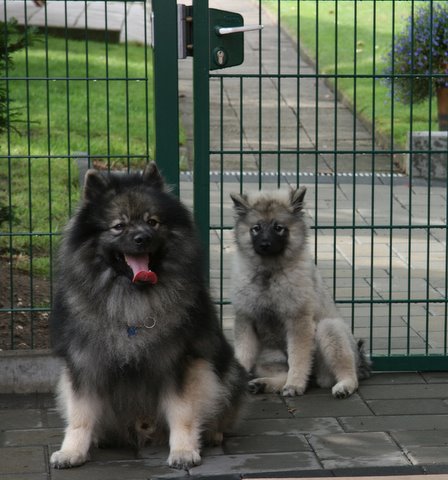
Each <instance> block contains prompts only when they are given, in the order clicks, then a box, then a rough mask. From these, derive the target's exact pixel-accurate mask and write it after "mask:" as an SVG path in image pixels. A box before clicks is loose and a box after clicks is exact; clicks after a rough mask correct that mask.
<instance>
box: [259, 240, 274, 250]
mask: <svg viewBox="0 0 448 480" xmlns="http://www.w3.org/2000/svg"><path fill="white" fill-rule="evenodd" d="M271 245H272V244H271V242H269V241H268V240H264V241H262V242H260V248H261V249H262V250H269V249H270V248H271Z"/></svg>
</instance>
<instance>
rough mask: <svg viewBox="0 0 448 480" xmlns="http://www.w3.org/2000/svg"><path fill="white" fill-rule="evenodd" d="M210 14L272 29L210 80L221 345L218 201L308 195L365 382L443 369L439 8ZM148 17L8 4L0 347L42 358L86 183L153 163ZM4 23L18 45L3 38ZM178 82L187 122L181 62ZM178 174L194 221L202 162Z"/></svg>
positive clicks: (442, 40) (224, 287)
mask: <svg viewBox="0 0 448 480" xmlns="http://www.w3.org/2000/svg"><path fill="white" fill-rule="evenodd" d="M197 1H200V0H197ZM209 3H210V6H211V7H214V8H222V9H230V10H234V11H237V12H240V13H241V14H242V15H243V16H244V18H245V23H248V24H249V23H250V24H252V23H253V24H263V25H264V29H263V30H262V31H259V32H255V33H254V32H252V33H248V34H246V35H245V61H244V63H243V64H242V65H241V66H240V67H234V68H232V69H223V70H215V71H213V72H212V73H210V74H208V80H209V91H210V105H209V106H207V108H208V111H209V121H210V146H209V149H208V153H209V155H208V158H205V159H204V161H205V162H207V165H206V166H207V169H208V168H209V169H210V170H211V176H210V189H211V190H210V198H209V197H208V195H209V194H208V191H207V192H206V193H205V195H206V197H205V200H204V202H207V206H208V205H210V219H206V220H205V221H207V222H208V221H209V220H210V228H211V231H210V251H211V268H210V277H211V284H212V288H213V292H214V294H215V296H216V299H217V304H218V308H219V309H220V313H221V316H222V319H223V326H224V328H225V329H229V330H230V329H231V323H232V309H231V305H230V302H229V287H230V266H231V262H232V257H233V251H234V243H233V234H232V224H233V220H232V212H231V207H230V200H229V193H230V192H231V191H233V192H234V191H253V190H258V189H260V188H263V189H264V190H269V189H274V190H275V189H277V188H279V187H281V188H288V185H296V184H305V185H306V186H307V189H308V193H307V211H308V213H309V215H310V217H311V225H312V227H311V228H312V234H311V238H310V240H311V247H312V253H313V254H314V256H315V259H316V262H317V264H318V266H319V268H320V270H321V272H322V274H323V277H324V280H325V282H326V284H327V286H328V288H329V289H330V291H331V292H332V293H333V295H334V297H335V299H336V302H337V303H338V306H339V308H340V310H341V312H342V313H343V315H344V317H345V318H346V319H347V321H348V322H350V324H351V326H352V329H353V331H354V333H355V335H356V336H358V337H363V338H366V339H367V345H368V346H369V348H370V351H371V353H372V354H373V355H374V357H375V359H376V366H377V367H378V368H385V369H394V368H395V369H396V368H400V369H412V368H426V369H428V368H429V369H431V368H432V369H436V368H446V353H447V290H448V277H447V262H448V252H447V242H446V237H447V226H446V217H447V213H446V212H447V208H448V203H447V196H446V187H447V176H446V162H447V159H448V148H447V132H446V126H444V123H443V119H444V115H445V114H444V113H443V110H442V108H443V107H440V111H439V102H438V98H439V97H440V98H442V97H443V94H442V93H441V92H442V90H443V87H445V77H444V75H445V74H448V72H447V70H446V65H447V63H446V55H445V54H446V52H447V51H448V43H447V42H448V40H447V38H446V37H445V36H444V35H446V31H447V30H446V28H447V27H446V25H448V13H447V9H446V7H444V5H445V4H444V3H440V2H435V1H430V2H426V1H425V2H424V1H420V0H414V1H399V0H395V1H393V0H391V1H375V0H371V1H360V0H352V1H338V0H334V1H318V0H310V1H307V2H301V1H297V0H281V1H280V0H259V1H255V0H244V1H239V2H224V1H222V0H214V1H210V2H209ZM150 8H151V7H150V5H149V4H148V3H144V2H109V1H107V2H106V1H97V2H84V1H81V2H67V1H59V2H51V1H48V2H46V4H45V5H44V6H42V7H37V6H35V5H34V4H33V3H32V2H21V1H17V2H6V1H5V2H1V9H0V10H1V12H0V14H1V15H2V17H1V18H2V21H3V24H2V27H3V30H2V33H1V35H2V38H3V45H5V43H7V42H8V41H10V42H17V41H18V39H20V35H22V36H24V41H23V43H24V46H23V48H22V49H21V50H20V51H17V52H14V53H13V55H12V59H13V62H14V63H13V64H12V65H6V67H4V70H5V75H4V77H3V80H1V85H2V89H4V91H5V95H6V98H7V99H8V102H7V104H6V107H5V108H6V110H5V111H6V112H7V113H9V114H10V116H11V113H13V112H14V113H15V112H17V116H16V117H14V118H16V119H17V122H15V123H11V125H8V126H7V128H6V129H5V130H4V131H2V132H1V133H0V135H1V136H2V142H1V147H0V162H1V163H0V175H1V176H0V178H1V182H2V188H1V192H0V207H1V210H0V212H1V214H2V217H1V218H0V220H1V222H2V223H1V233H0V242H1V243H0V254H1V255H0V259H1V263H0V268H1V272H0V273H1V276H0V278H1V279H2V280H1V282H2V283H1V285H2V288H1V290H2V293H1V299H0V304H1V305H0V348H1V349H16V348H42V347H46V346H48V339H47V336H46V329H47V317H48V313H49V311H50V308H51V292H52V269H51V264H52V258H53V256H54V252H55V248H56V246H57V241H58V236H59V234H60V231H61V228H62V225H63V224H64V223H65V221H66V219H67V218H68V216H69V215H70V213H71V212H72V211H73V208H75V205H76V202H77V200H78V199H79V185H80V180H79V174H80V170H81V171H83V169H85V168H86V163H87V164H89V165H93V166H94V167H96V168H125V169H126V168H139V167H141V166H142V165H143V163H145V162H146V160H147V158H148V157H152V156H153V155H154V141H153V137H154V133H153V132H154V124H153V121H152V111H151V108H152V104H153V98H152V77H151V68H150V67H151V61H152V52H151V48H150V47H149V46H148V44H149V36H150V32H149V28H148V19H149V16H150ZM55 12H57V14H55ZM12 17H16V18H17V19H18V23H19V25H20V28H19V30H18V31H13V28H12V27H11V26H8V22H5V19H6V20H9V19H10V18H12ZM409 18H411V19H413V20H412V21H410V20H409ZM422 19H423V20H422ZM98 22H99V23H98ZM31 25H36V26H37V27H38V30H37V31H34V30H30V29H29V27H30V26H31ZM444 26H445V27H444ZM406 42H407V43H406ZM431 45H432V47H431ZM439 46H440V48H439ZM156 48H157V43H156ZM2 49H3V51H4V52H5V51H6V47H5V46H3V47H2ZM440 52H442V53H440ZM444 55H445V61H443V58H444ZM425 57H426V58H425ZM179 68H180V69H181V71H182V79H183V81H184V85H186V86H185V87H182V88H184V90H182V89H181V92H180V93H181V95H180V103H181V110H182V109H185V108H186V107H185V104H186V103H188V101H187V100H188V99H191V98H192V97H191V92H192V90H193V87H192V84H191V82H190V83H188V81H189V80H188V79H191V78H192V68H191V63H189V61H187V60H186V61H180V62H179ZM194 101H195V102H200V101H201V99H200V98H196V99H195V100H194ZM182 104H183V105H182ZM187 110H188V109H187ZM187 113H188V112H187ZM173 122H176V123H177V122H178V119H173ZM187 128H188V127H186V129H187ZM182 167H183V170H184V171H183V173H182V174H181V195H182V196H183V198H184V200H186V201H187V203H189V204H190V205H191V202H192V197H193V194H192V189H191V186H192V183H191V178H192V175H191V170H192V169H193V165H192V163H191V161H190V160H188V159H187V160H186V161H185V164H184V165H183V166H182ZM199 193H200V192H199ZM197 194H198V192H196V195H197ZM195 198H196V201H198V199H200V198H201V197H200V195H197V196H196V197H195ZM41 333H42V334H41Z"/></svg>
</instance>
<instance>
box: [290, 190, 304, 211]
mask: <svg viewBox="0 0 448 480" xmlns="http://www.w3.org/2000/svg"><path fill="white" fill-rule="evenodd" d="M305 193H306V187H305V186H302V187H300V188H297V189H292V190H291V192H290V194H289V199H290V202H291V207H292V209H293V212H294V213H299V212H301V211H302V210H303V206H304V202H303V199H304V198H305Z"/></svg>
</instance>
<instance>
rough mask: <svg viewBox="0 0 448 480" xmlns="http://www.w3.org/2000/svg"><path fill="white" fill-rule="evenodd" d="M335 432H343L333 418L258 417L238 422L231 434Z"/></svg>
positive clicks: (274, 434)
mask: <svg viewBox="0 0 448 480" xmlns="http://www.w3.org/2000/svg"><path fill="white" fill-rule="evenodd" d="M309 432H316V433H322V434H323V433H337V432H341V433H342V432H343V430H342V428H341V426H340V425H339V423H338V421H337V420H336V419H335V418H331V417H328V418H326V417H322V418H293V419H278V420H272V419H259V420H245V421H242V422H240V424H239V425H238V426H237V428H236V429H234V430H233V431H232V433H233V435H236V436H245V435H261V434H263V435H273V436H276V435H300V434H303V433H309Z"/></svg>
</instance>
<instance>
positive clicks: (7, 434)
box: [0, 428, 64, 447]
mask: <svg viewBox="0 0 448 480" xmlns="http://www.w3.org/2000/svg"><path fill="white" fill-rule="evenodd" d="M63 436H64V431H63V429H62V428H31V429H29V428H26V429H22V430H6V431H3V432H0V446H2V447H18V446H25V445H50V444H53V443H61V442H62V439H63Z"/></svg>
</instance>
